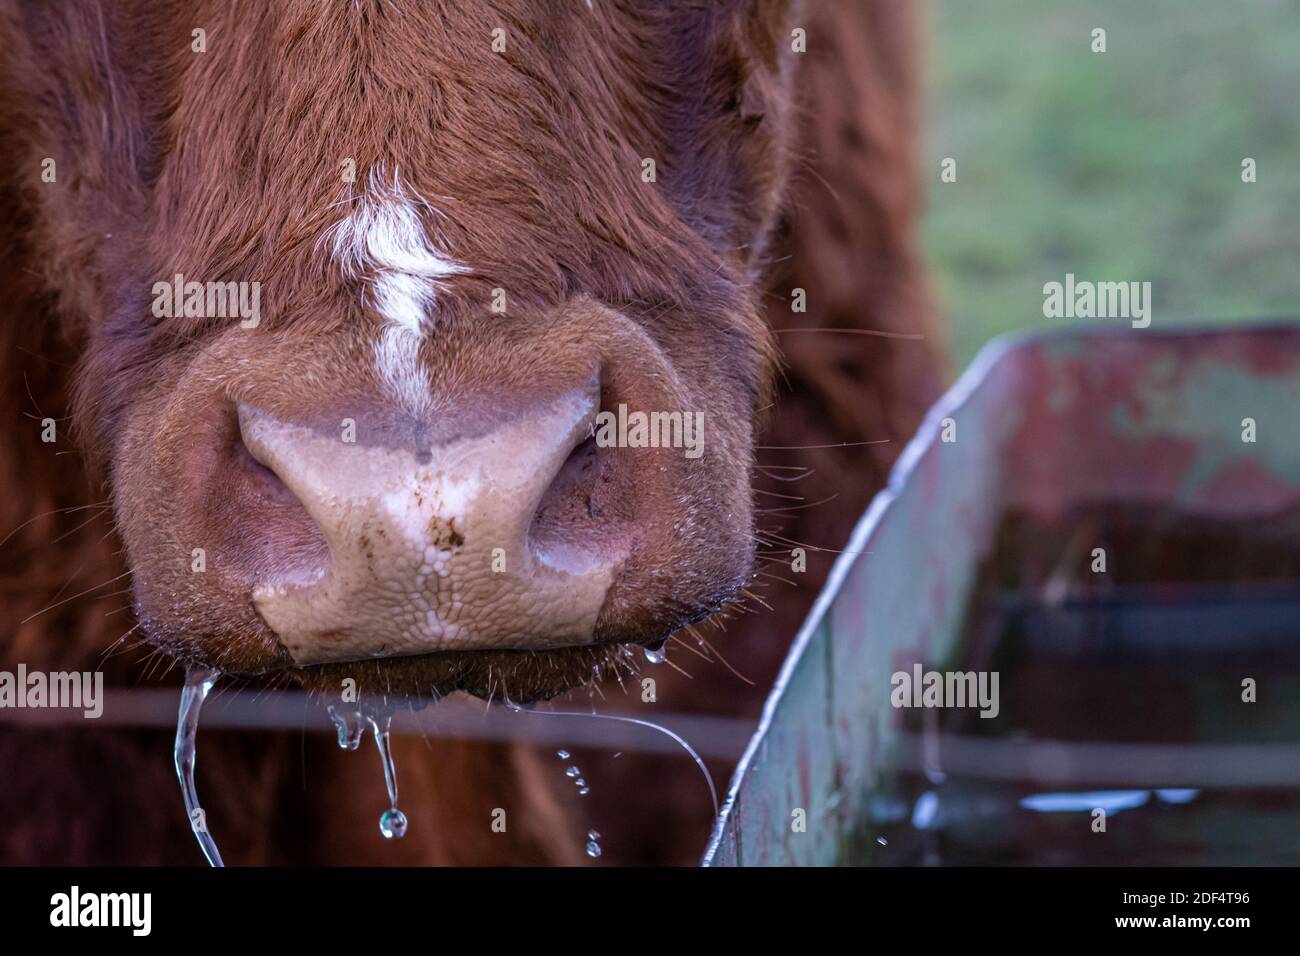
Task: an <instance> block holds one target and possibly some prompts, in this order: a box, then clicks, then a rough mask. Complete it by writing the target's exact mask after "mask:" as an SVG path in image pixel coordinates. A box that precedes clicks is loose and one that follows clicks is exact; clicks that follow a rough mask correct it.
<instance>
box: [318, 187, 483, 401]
mask: <svg viewBox="0 0 1300 956" xmlns="http://www.w3.org/2000/svg"><path fill="white" fill-rule="evenodd" d="M421 209H424V210H427V211H428V212H429V213H431V214H432V213H433V209H432V207H431V206H429V204H428V203H427V202H425V201H424V200H423V199H422V198H420V197H418V196H416V195H415V194H414V192H413V191H412V190H409V189H407V188H406V187H405V186H404V185H403V184H402V182H401V180H400V179H398V178H396V177H394V179H393V180H392V182H384V181H383V180H382V178H381V177H380V176H379V175H376V174H374V173H372V175H371V177H370V183H369V185H368V188H367V189H366V191H365V193H364V195H362V196H361V198H360V199H359V200H357V201H356V202H355V204H354V206H353V208H352V211H351V212H350V213H349V214H348V216H347V217H346V218H344V219H343V220H341V221H340V222H338V223H336V224H335V225H334V226H332V227H331V228H330V230H329V232H328V233H327V236H328V238H329V240H330V242H331V244H332V247H333V253H334V257H335V259H336V260H337V261H338V263H339V265H340V267H341V268H342V269H343V271H344V274H345V275H350V276H364V277H366V278H367V279H368V281H369V283H370V298H369V301H368V304H369V305H371V306H372V307H373V308H374V309H375V311H377V312H378V313H379V314H380V315H381V316H382V317H383V318H384V320H385V325H384V329H383V331H382V332H381V333H380V337H379V340H378V341H376V342H375V369H376V371H377V372H378V374H379V379H380V381H382V382H383V383H384V384H385V386H386V387H387V388H388V389H389V391H390V392H391V393H392V397H393V398H394V399H395V400H396V401H397V402H399V403H400V405H401V406H402V407H403V408H404V409H406V410H407V411H409V412H411V413H413V414H419V413H420V412H421V411H423V410H424V409H425V408H426V407H427V405H428V401H429V389H430V384H429V376H428V373H427V372H426V371H425V370H424V369H423V368H422V367H421V365H420V362H419V352H420V343H421V342H423V341H424V335H425V332H426V331H427V329H428V325H429V321H430V310H431V309H432V307H433V305H434V301H435V298H436V294H437V292H438V290H439V287H440V285H439V284H440V281H441V280H443V279H445V278H447V277H448V276H453V275H462V274H465V273H467V272H469V271H470V270H469V269H468V268H467V267H466V266H464V265H461V264H460V263H458V262H456V261H455V260H453V259H451V258H450V257H448V256H445V255H443V254H442V253H440V252H438V251H437V250H436V249H435V248H434V246H433V244H432V243H431V242H430V238H429V234H428V231H427V230H426V229H425V225H424V220H423V219H422V218H421V215H420V212H421Z"/></svg>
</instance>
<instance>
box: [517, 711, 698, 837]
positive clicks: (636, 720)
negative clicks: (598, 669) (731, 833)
mask: <svg viewBox="0 0 1300 956" xmlns="http://www.w3.org/2000/svg"><path fill="white" fill-rule="evenodd" d="M506 709H507V710H510V711H512V712H513V713H516V714H520V713H528V714H543V715H545V716H548V717H594V718H596V719H597V720H617V721H621V722H622V723H625V724H636V725H637V726H638V727H646V728H649V729H650V730H654V731H658V732H659V733H661V734H663V735H665V736H666V737H669V738H671V739H672V740H673V741H674V742H675V743H676V744H677V745H678V746H679V747H681V748H682V749H683V750H685V751H686V753H687V754H688V755H689V756H690V758H691V759H692V760H694V761H695V766H697V767H699V768H700V773H702V774H703V775H704V782H705V783H706V784H708V786H709V799H710V800H711V801H712V802H713V815H714V816H715V817H716V816H717V815H718V788H717V787H716V786H714V784H713V774H711V773H709V768H708V767H707V766H705V764H704V760H703V758H701V757H700V755H699V754H698V753H696V752H695V748H694V747H692V746H691V745H690V744H688V743H687V742H686V741H685V740H683V739H682V738H681V737H679V736H678V735H677V734H675V733H673V732H672V731H671V730H669V729H668V728H667V727H664V726H663V725H661V724H656V723H655V722H654V721H650V720H642V719H641V718H640V717H625V716H624V715H622V714H602V713H598V712H597V711H594V710H591V711H581V710H537V709H536V708H535V707H533V706H531V705H529V706H527V707H525V706H524V705H522V704H516V703H514V702H512V701H506ZM556 755H557V756H559V757H560V759H561V760H566V759H568V756H569V752H568V751H567V750H559V751H556ZM566 773H567V771H566Z"/></svg>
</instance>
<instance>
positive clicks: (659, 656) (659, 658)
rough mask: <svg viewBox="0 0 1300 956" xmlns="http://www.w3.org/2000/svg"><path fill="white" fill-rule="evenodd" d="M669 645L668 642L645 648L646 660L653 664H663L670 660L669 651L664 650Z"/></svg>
mask: <svg viewBox="0 0 1300 956" xmlns="http://www.w3.org/2000/svg"><path fill="white" fill-rule="evenodd" d="M667 644H668V642H667V641H666V640H663V641H660V642H659V643H657V644H647V645H646V646H645V659H646V660H647V661H648V662H649V663H651V664H662V663H663V662H664V661H666V660H668V651H666V650H665V649H664V648H665V647H666V646H667Z"/></svg>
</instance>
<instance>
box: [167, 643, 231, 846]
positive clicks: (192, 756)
mask: <svg viewBox="0 0 1300 956" xmlns="http://www.w3.org/2000/svg"><path fill="white" fill-rule="evenodd" d="M220 676H221V674H220V672H218V671H216V670H213V669H212V668H210V667H191V668H190V669H189V670H187V671H186V672H185V687H184V688H183V689H182V690H181V706H180V712H179V714H177V718H176V743H175V745H174V746H173V748H172V760H173V762H174V763H175V765H176V776H177V778H178V779H179V780H180V782H181V797H182V798H183V799H184V800H185V813H186V815H187V816H188V817H189V818H190V829H192V830H193V831H194V836H195V838H196V839H197V840H198V841H199V849H200V850H202V851H203V855H204V856H205V857H207V858H208V863H209V864H211V865H212V866H225V864H224V863H223V862H222V861H221V853H220V851H218V850H217V842H216V841H215V840H214V839H212V834H211V833H209V832H208V828H207V823H206V815H204V813H203V808H202V807H201V806H199V797H198V791H197V789H196V788H195V786H194V765H195V764H196V763H197V762H198V734H199V712H200V711H201V710H202V709H203V702H204V701H205V700H206V699H207V697H208V692H209V691H210V690H212V686H213V685H214V684H215V683H216V682H217V678H218V677H220ZM196 813H197V814H198V816H197V817H196V815H195V814H196ZM196 819H201V820H204V821H205V822H204V825H203V826H202V827H197V826H195V825H194V822H195V820H196Z"/></svg>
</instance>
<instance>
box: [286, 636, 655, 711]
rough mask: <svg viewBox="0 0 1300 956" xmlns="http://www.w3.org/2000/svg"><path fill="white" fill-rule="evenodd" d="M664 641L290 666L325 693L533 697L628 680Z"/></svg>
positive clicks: (516, 699) (531, 699) (296, 675)
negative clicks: (648, 652) (354, 692)
mask: <svg viewBox="0 0 1300 956" xmlns="http://www.w3.org/2000/svg"><path fill="white" fill-rule="evenodd" d="M665 641H666V638H664V639H659V640H657V641H654V642H651V643H649V644H632V643H621V644H590V645H584V646H576V647H559V648H548V649H544V650H518V649H512V650H505V649H502V650H459V651H435V652H431V653H428V654H420V655H415V656H411V657H399V658H370V659H366V660H358V661H341V662H337V663H328V664H313V665H310V666H306V667H294V668H289V669H287V671H286V672H287V673H288V674H289V675H290V676H291V677H292V679H294V680H295V681H297V682H298V683H300V684H301V685H302V686H303V687H304V689H306V690H308V691H310V692H312V693H313V694H317V695H319V696H320V697H321V699H322V700H326V701H328V700H329V699H331V698H334V697H338V696H339V695H340V694H342V693H343V692H344V691H345V690H346V689H349V688H355V689H356V691H357V693H359V694H360V695H362V696H365V695H369V696H371V697H374V696H383V697H389V698H392V697H396V698H400V699H409V700H421V699H423V700H436V699H438V698H441V697H445V696H447V695H448V694H451V693H455V692H458V691H459V692H463V693H466V694H470V695H472V696H474V697H479V698H482V699H483V700H487V701H497V702H503V703H515V704H528V703H532V702H534V701H539V700H548V699H550V698H552V697H556V696H558V695H560V694H563V693H565V692H567V691H570V690H573V689H574V688H576V687H581V686H583V685H586V684H594V683H598V682H601V681H605V680H614V681H625V680H627V679H628V678H629V677H630V676H631V675H634V674H636V673H637V672H638V670H639V669H640V667H641V666H642V664H643V663H644V662H645V660H646V656H645V653H644V651H645V649H646V648H659V647H661V646H663V644H664V643H665ZM349 681H351V682H352V683H349Z"/></svg>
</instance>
